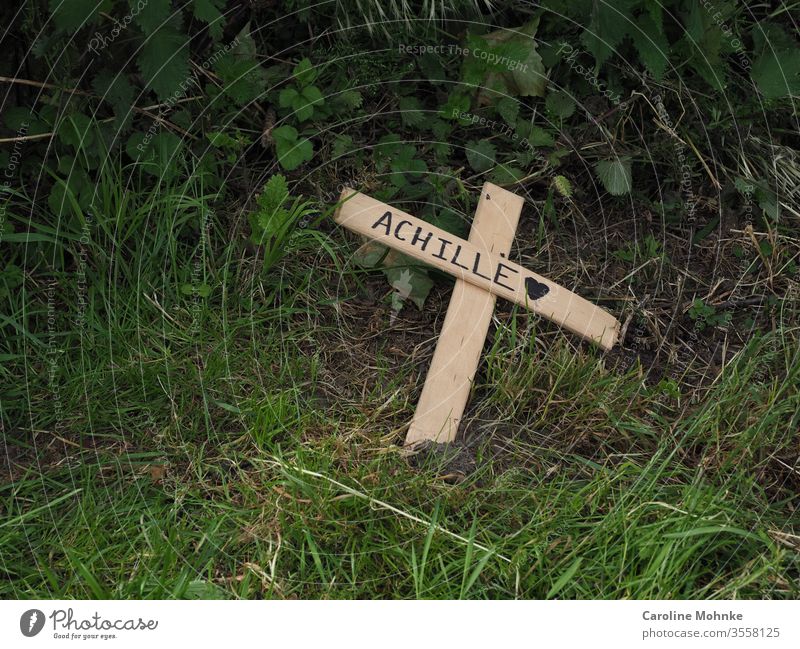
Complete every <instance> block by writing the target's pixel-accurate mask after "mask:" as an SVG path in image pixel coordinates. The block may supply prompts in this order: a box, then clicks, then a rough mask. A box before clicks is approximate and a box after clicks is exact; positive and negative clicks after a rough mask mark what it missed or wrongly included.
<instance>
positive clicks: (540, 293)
mask: <svg viewBox="0 0 800 649" xmlns="http://www.w3.org/2000/svg"><path fill="white" fill-rule="evenodd" d="M525 290H526V291H527V292H528V297H529V298H530V299H531V300H538V299H539V298H540V297H544V296H545V295H547V294H548V293H549V292H550V287H549V286H547V285H546V284H542V283H541V282H537V281H536V280H535V279H533V277H526V278H525Z"/></svg>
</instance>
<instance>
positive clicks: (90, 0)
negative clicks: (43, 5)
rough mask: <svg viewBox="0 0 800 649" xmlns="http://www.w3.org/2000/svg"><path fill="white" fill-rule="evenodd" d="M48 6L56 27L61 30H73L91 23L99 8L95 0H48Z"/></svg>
mask: <svg viewBox="0 0 800 649" xmlns="http://www.w3.org/2000/svg"><path fill="white" fill-rule="evenodd" d="M49 6H50V14H51V15H52V17H53V22H54V23H55V26H56V29H58V30H59V31H62V32H75V31H77V30H79V29H81V28H83V27H87V26H89V25H91V24H93V23H94V22H95V21H96V20H97V15H98V13H100V9H101V5H100V3H99V2H98V1H97V0H50V2H49Z"/></svg>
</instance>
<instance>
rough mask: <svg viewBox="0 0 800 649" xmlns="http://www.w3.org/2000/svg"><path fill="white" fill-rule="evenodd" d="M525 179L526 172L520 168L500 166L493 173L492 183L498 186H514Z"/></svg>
mask: <svg viewBox="0 0 800 649" xmlns="http://www.w3.org/2000/svg"><path fill="white" fill-rule="evenodd" d="M524 177H525V171H524V170H523V169H520V168H519V167H509V166H507V165H500V166H498V167H496V168H495V170H494V171H493V172H492V182H493V183H497V184H498V185H512V184H514V183H516V182H519V181H520V180H522V179H523V178H524Z"/></svg>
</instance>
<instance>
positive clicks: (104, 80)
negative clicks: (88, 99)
mask: <svg viewBox="0 0 800 649" xmlns="http://www.w3.org/2000/svg"><path fill="white" fill-rule="evenodd" d="M92 88H94V91H95V92H96V93H97V94H98V95H100V98H101V99H103V100H104V101H107V102H108V103H109V104H111V108H112V109H113V110H114V117H116V122H115V126H116V128H117V129H118V130H119V129H121V128H122V126H123V124H128V123H129V122H130V120H131V118H132V117H133V111H132V107H133V96H134V91H133V86H131V84H130V82H129V81H128V76H127V75H126V74H124V73H122V72H114V71H112V70H107V69H106V70H101V71H100V72H99V73H98V74H97V75H96V76H95V77H94V79H92Z"/></svg>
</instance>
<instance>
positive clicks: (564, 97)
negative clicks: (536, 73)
mask: <svg viewBox="0 0 800 649" xmlns="http://www.w3.org/2000/svg"><path fill="white" fill-rule="evenodd" d="M544 106H545V109H547V112H548V113H550V114H551V115H552V116H554V117H559V118H561V119H567V118H568V117H571V116H572V115H574V114H575V100H574V99H573V98H572V97H571V96H570V94H569V93H568V92H566V91H564V90H557V91H554V92H548V93H547V98H546V99H545V100H544Z"/></svg>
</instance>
